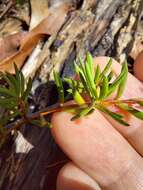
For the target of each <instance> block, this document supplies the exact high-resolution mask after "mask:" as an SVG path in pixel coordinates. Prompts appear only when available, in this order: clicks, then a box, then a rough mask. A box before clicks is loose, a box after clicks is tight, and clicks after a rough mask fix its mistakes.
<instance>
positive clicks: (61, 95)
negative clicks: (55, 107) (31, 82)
mask: <svg viewBox="0 0 143 190" xmlns="http://www.w3.org/2000/svg"><path fill="white" fill-rule="evenodd" d="M54 79H55V83H56V86H57V89H58V94H59V100H60V102H61V103H64V88H63V83H62V80H61V78H60V75H59V73H57V72H55V71H54Z"/></svg>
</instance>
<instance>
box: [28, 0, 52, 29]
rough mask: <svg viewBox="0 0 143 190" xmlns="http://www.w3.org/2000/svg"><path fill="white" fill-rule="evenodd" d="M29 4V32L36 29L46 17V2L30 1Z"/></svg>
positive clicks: (41, 0) (43, 0)
mask: <svg viewBox="0 0 143 190" xmlns="http://www.w3.org/2000/svg"><path fill="white" fill-rule="evenodd" d="M30 4H31V21H30V30H32V29H33V28H34V27H36V26H37V25H38V24H39V23H40V22H41V21H42V20H43V19H45V18H46V17H47V16H48V12H49V11H48V1H47V0H40V1H39V0H30Z"/></svg>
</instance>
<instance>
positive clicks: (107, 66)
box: [100, 58, 112, 78]
mask: <svg viewBox="0 0 143 190" xmlns="http://www.w3.org/2000/svg"><path fill="white" fill-rule="evenodd" d="M111 66H112V58H110V59H109V61H108V63H107V65H106V66H105V68H104V70H103V71H102V73H101V75H100V78H102V77H103V76H105V75H106V74H107V73H108V71H109V70H110V69H111Z"/></svg>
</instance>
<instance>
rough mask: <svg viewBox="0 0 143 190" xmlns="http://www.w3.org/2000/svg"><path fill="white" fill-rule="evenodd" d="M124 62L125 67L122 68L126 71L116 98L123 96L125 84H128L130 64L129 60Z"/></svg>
mask: <svg viewBox="0 0 143 190" xmlns="http://www.w3.org/2000/svg"><path fill="white" fill-rule="evenodd" d="M124 64H125V69H124V68H123V67H122V70H121V72H124V75H123V77H122V80H121V82H120V84H119V87H118V91H117V96H116V99H119V98H120V97H121V96H122V94H123V92H124V89H125V86H126V82H127V78H128V64H127V62H125V63H124ZM123 69H124V70H123Z"/></svg>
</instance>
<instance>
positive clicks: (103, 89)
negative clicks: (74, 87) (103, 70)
mask: <svg viewBox="0 0 143 190" xmlns="http://www.w3.org/2000/svg"><path fill="white" fill-rule="evenodd" d="M108 90H109V82H108V78H107V77H106V76H103V82H102V86H101V88H100V97H99V99H100V100H103V99H105V98H106V96H107V95H108Z"/></svg>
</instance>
